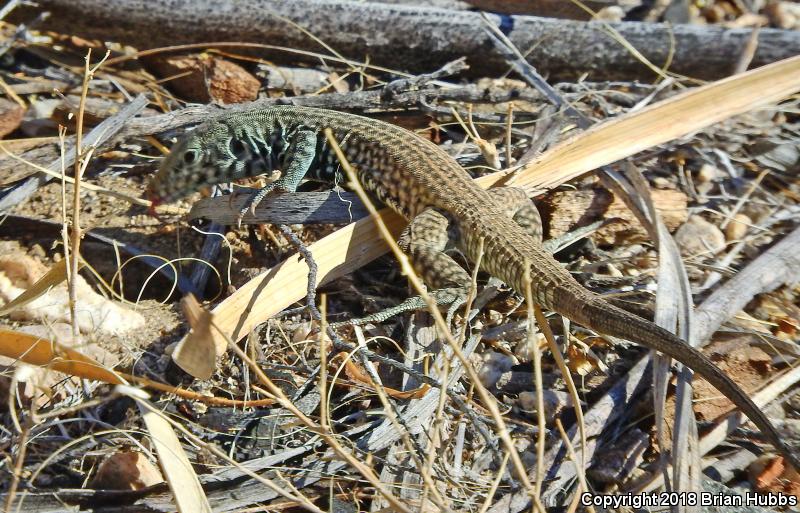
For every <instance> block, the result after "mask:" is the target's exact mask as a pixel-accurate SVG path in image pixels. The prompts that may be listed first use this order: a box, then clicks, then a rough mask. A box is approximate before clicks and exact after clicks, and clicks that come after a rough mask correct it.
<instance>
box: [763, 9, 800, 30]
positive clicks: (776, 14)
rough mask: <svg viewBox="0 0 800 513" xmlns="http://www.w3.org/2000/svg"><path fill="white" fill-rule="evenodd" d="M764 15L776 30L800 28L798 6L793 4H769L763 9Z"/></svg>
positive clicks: (799, 10)
mask: <svg viewBox="0 0 800 513" xmlns="http://www.w3.org/2000/svg"><path fill="white" fill-rule="evenodd" d="M764 14H766V15H767V17H768V18H769V20H770V21H771V22H772V24H773V25H775V26H776V27H778V28H782V29H789V30H791V29H796V28H800V4H796V3H794V2H771V3H769V4H768V5H766V6H765V7H764Z"/></svg>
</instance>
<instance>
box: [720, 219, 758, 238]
mask: <svg viewBox="0 0 800 513" xmlns="http://www.w3.org/2000/svg"><path fill="white" fill-rule="evenodd" d="M751 224H753V220H752V219H750V218H749V217H747V216H746V215H745V214H736V215H735V216H733V219H731V221H730V222H729V223H728V226H726V227H725V240H727V241H728V242H730V241H736V240H742V239H743V238H744V236H745V235H746V234H747V229H748V228H749V227H750V225H751Z"/></svg>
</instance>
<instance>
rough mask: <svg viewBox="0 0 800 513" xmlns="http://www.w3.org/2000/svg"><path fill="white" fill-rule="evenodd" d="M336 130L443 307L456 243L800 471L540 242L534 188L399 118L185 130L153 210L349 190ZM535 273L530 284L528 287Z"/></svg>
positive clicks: (452, 281) (295, 116) (654, 330)
mask: <svg viewBox="0 0 800 513" xmlns="http://www.w3.org/2000/svg"><path fill="white" fill-rule="evenodd" d="M328 128H329V129H331V130H332V132H333V134H334V136H335V138H336V140H337V142H338V144H339V146H340V147H341V149H342V151H343V153H344V155H345V156H346V158H347V160H348V161H349V162H350V164H351V165H352V166H353V167H354V168H355V170H356V174H357V178H358V180H359V182H360V184H361V185H362V187H363V188H364V189H365V190H366V191H367V192H368V193H369V194H371V195H372V196H373V197H374V198H375V199H376V200H378V201H379V202H380V203H383V204H384V205H387V206H388V207H390V208H391V209H393V210H394V211H396V212H397V213H399V214H400V215H402V216H403V217H404V218H406V219H407V220H409V224H408V226H407V227H406V229H405V230H404V232H403V234H402V235H401V237H400V241H399V244H400V247H401V249H403V251H404V252H405V253H406V254H407V255H408V256H409V259H410V260H411V262H412V264H413V267H414V269H415V270H416V271H417V272H418V273H419V275H420V276H421V277H422V279H423V281H424V282H425V284H426V285H427V286H428V287H431V288H432V289H433V292H435V293H437V296H436V297H437V298H438V302H439V303H440V304H441V303H445V302H448V301H455V300H456V299H457V298H459V297H463V296H465V295H466V294H467V288H468V286H469V284H470V283H471V278H470V276H469V274H468V273H467V271H466V270H465V269H464V268H463V267H462V266H461V265H459V264H458V263H457V262H456V261H455V260H454V259H453V258H452V257H451V256H450V255H448V254H447V253H445V249H446V248H447V247H448V245H449V244H453V243H454V244H455V245H456V247H458V248H459V249H460V250H461V251H462V253H463V254H465V255H466V257H467V259H468V260H470V261H472V262H475V261H479V262H480V267H481V269H482V270H484V271H486V272H488V273H489V274H490V275H492V276H494V277H495V278H498V279H500V280H502V281H503V282H505V283H506V284H507V285H509V286H510V287H511V288H513V289H514V290H515V291H516V292H517V293H519V294H522V295H525V291H526V289H527V288H528V287H530V289H529V290H530V291H531V294H532V298H533V300H534V301H536V302H537V303H539V304H540V305H542V306H544V307H545V308H547V309H550V310H552V311H555V312H557V313H559V314H561V315H563V316H565V317H567V318H569V319H571V320H572V321H574V322H577V323H579V324H581V325H583V326H585V327H587V328H590V329H592V330H594V331H596V332H598V333H600V334H603V335H608V336H613V337H619V338H622V339H626V340H629V341H631V342H634V343H636V344H639V345H643V346H646V347H648V348H650V349H654V350H656V351H658V352H660V353H663V354H665V355H667V356H669V357H671V358H673V359H674V360H676V361H678V362H680V363H682V364H683V365H686V366H687V367H689V368H690V369H692V370H693V371H694V372H696V373H697V374H699V375H700V376H702V377H703V378H704V379H705V380H706V381H708V382H709V383H710V384H711V385H712V386H714V387H715V388H716V389H717V390H718V391H719V392H721V393H722V394H724V395H725V396H726V397H727V398H728V399H730V400H731V402H733V404H734V405H736V407H738V408H739V409H740V410H741V411H742V412H743V413H744V414H745V415H746V416H747V417H748V418H749V419H750V420H751V421H752V422H753V423H754V424H755V425H756V426H757V427H758V428H759V429H760V430H761V432H762V433H763V434H764V435H765V437H766V438H767V439H768V440H769V441H770V443H772V445H774V447H775V448H776V449H777V450H778V451H779V452H780V453H781V454H782V455H783V456H784V457H785V458H786V459H787V460H788V461H789V463H790V464H791V465H792V466H793V467H794V468H795V469H797V470H799V471H800V459H799V458H798V457H797V456H796V455H795V454H794V453H793V451H792V450H791V449H790V448H789V446H788V445H787V444H786V443H785V442H784V441H783V439H782V437H781V435H780V434H779V432H778V431H777V429H776V428H775V427H774V426H773V424H772V423H771V421H770V420H769V419H768V418H767V416H766V415H765V414H764V413H763V412H762V411H761V409H760V408H759V407H758V406H757V405H756V404H755V403H754V402H753V401H752V399H751V398H750V397H749V396H748V395H747V393H745V392H744V391H743V390H742V389H741V388H740V387H739V385H737V384H736V382H735V381H733V380H732V379H731V378H730V377H729V376H727V375H726V374H725V373H724V372H723V371H722V370H720V369H719V368H718V367H717V366H716V365H714V363H712V362H711V361H710V360H709V359H708V357H706V356H705V355H704V354H703V353H702V352H700V351H698V350H697V349H695V348H693V347H691V346H690V345H688V344H687V343H685V342H684V341H683V340H682V339H680V338H679V337H678V336H676V335H675V334H673V333H671V332H670V331H668V330H666V329H664V328H662V327H660V326H658V325H656V324H655V323H653V322H651V321H649V320H646V319H644V318H642V317H639V316H637V315H635V314H633V313H630V312H628V311H627V310H624V309H622V308H620V307H618V306H616V305H614V304H612V303H611V302H609V301H607V300H605V299H603V298H602V297H601V296H600V295H598V294H595V293H593V292H590V291H589V290H588V289H586V288H584V287H583V286H582V285H580V283H578V282H577V281H576V280H575V278H574V277H573V276H572V275H571V274H570V272H569V271H568V270H566V269H565V268H564V267H562V266H561V265H560V264H559V263H558V262H557V261H556V260H555V259H554V258H553V257H552V256H551V255H550V254H549V253H548V252H547V251H546V250H545V249H544V248H543V246H542V244H541V242H540V241H539V240H537V236H540V233H539V232H538V229H537V227H538V219H539V218H538V211H537V210H536V207H535V206H534V205H533V203H532V202H531V201H530V199H529V198H528V197H527V195H526V194H525V192H524V191H523V190H521V189H517V188H511V187H500V188H495V189H490V190H488V191H487V190H484V189H482V188H481V187H479V186H478V185H476V184H475V183H473V181H472V178H471V177H470V175H469V174H468V173H467V171H466V170H465V169H464V168H462V167H461V166H460V165H459V164H458V162H456V160H455V159H453V158H452V157H451V156H450V155H448V154H447V153H446V152H445V151H444V150H443V149H441V148H439V147H438V146H437V145H436V144H434V143H433V142H432V141H430V140H428V139H425V138H423V137H421V136H419V135H417V134H415V133H413V132H411V131H409V130H406V129H404V128H401V127H399V126H396V125H393V124H391V123H387V122H383V121H379V120H375V119H371V118H367V117H363V116H358V115H355V114H349V113H342V112H338V111H332V110H326V109H318V108H311V107H298V106H274V107H262V108H252V109H244V110H240V111H235V112H233V113H224V114H222V115H219V116H217V117H213V118H211V119H209V120H208V121H206V122H205V123H204V124H202V125H200V126H199V127H197V128H195V129H194V130H193V131H190V132H188V133H187V134H185V135H184V136H183V137H182V138H181V139H180V140H179V141H178V142H176V143H175V145H174V146H173V147H172V149H171V151H170V153H169V154H168V155H167V156H166V157H165V158H164V159H163V160H162V162H161V164H160V166H159V170H158V172H157V173H156V174H155V176H154V177H153V178H152V179H151V181H150V182H149V183H148V185H147V191H146V195H147V196H148V197H149V198H150V199H151V201H152V202H153V204H154V205H155V204H158V203H163V202H172V201H175V200H177V199H180V198H182V197H184V196H186V195H187V194H189V193H191V192H194V191H195V190H197V189H199V188H201V187H203V186H210V185H213V184H217V183H221V182H229V181H233V180H238V179H242V178H246V177H254V176H258V175H261V174H264V173H267V172H270V171H273V170H275V169H280V170H281V176H280V178H278V179H277V180H276V181H274V182H272V183H270V184H269V185H267V186H266V187H264V188H263V189H261V190H259V191H257V192H256V193H255V194H254V195H253V196H251V197H250V199H249V200H248V203H247V205H246V206H245V209H243V210H242V214H243V213H245V212H246V211H247V209H249V208H254V207H255V205H257V204H258V203H259V202H260V201H261V200H262V199H263V198H265V197H266V196H267V195H269V194H270V193H272V192H273V191H284V192H294V191H296V189H297V186H298V185H299V184H300V182H301V180H303V179H304V178H308V179H314V180H322V181H329V182H334V183H339V182H341V181H342V179H343V175H342V171H341V168H340V164H339V161H338V158H337V156H336V155H335V153H334V151H333V150H332V149H331V148H330V146H329V144H328V142H327V139H326V137H325V135H324V130H325V129H328ZM526 276H528V279H529V280H530V282H529V284H528V283H525V277H526Z"/></svg>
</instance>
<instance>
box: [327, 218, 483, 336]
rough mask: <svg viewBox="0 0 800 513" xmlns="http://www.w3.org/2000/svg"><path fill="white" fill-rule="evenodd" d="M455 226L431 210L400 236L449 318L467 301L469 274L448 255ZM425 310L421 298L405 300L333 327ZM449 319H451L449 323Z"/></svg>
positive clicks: (420, 274)
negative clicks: (445, 308) (446, 251)
mask: <svg viewBox="0 0 800 513" xmlns="http://www.w3.org/2000/svg"><path fill="white" fill-rule="evenodd" d="M452 232H453V226H452V223H451V222H450V219H449V218H448V217H447V216H446V215H445V214H444V213H442V212H441V211H439V210H437V209H434V208H428V209H426V210H424V211H422V212H421V213H420V214H419V215H417V216H416V217H415V218H414V219H412V221H411V222H410V223H409V225H408V226H407V227H406V229H405V230H404V231H403V233H402V235H401V236H400V240H399V241H398V244H399V246H400V249H402V250H403V252H404V253H406V254H407V255H408V257H409V260H410V261H411V264H412V266H413V267H414V271H415V272H416V273H417V274H418V275H419V276H420V277H421V278H422V280H423V281H424V282H425V284H426V285H427V286H428V287H430V288H431V289H432V290H431V291H430V292H429V293H428V294H429V295H430V296H431V298H432V299H433V301H434V303H436V304H437V305H440V306H444V305H448V306H449V308H448V317H451V316H452V313H453V312H454V310H455V309H456V308H458V307H459V306H461V305H462V304H464V301H466V297H467V292H468V286H469V284H470V283H471V281H472V279H471V278H470V275H469V273H467V271H466V270H465V269H464V268H463V267H461V265H459V264H458V262H456V261H455V260H454V259H453V257H451V256H450V255H448V254H447V253H445V250H446V249H447V248H448V247H449V246H450V245H451V242H452V238H453V233H452ZM425 307H426V303H425V300H424V299H422V297H420V296H414V297H411V298H408V299H406V300H405V301H403V302H402V303H400V304H399V305H396V306H394V307H392V308H388V309H386V310H382V311H380V312H376V313H374V314H371V315H368V316H365V317H361V318H359V319H352V320H349V321H343V322H339V323H335V324H332V325H331V326H332V327H337V326H344V325H361V324H366V323H368V322H382V321H385V320H386V319H389V318H391V317H394V316H396V315H399V314H402V313H405V312H410V311H414V310H420V309H423V308H425ZM449 320H450V319H448V322H449Z"/></svg>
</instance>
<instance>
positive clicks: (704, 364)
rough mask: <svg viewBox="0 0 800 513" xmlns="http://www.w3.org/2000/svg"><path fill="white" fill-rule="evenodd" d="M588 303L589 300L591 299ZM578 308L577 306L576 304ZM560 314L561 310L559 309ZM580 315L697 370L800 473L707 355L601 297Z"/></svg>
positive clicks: (590, 324) (765, 423)
mask: <svg viewBox="0 0 800 513" xmlns="http://www.w3.org/2000/svg"><path fill="white" fill-rule="evenodd" d="M587 299H588V298H587ZM573 306H574V303H573ZM555 310H556V311H558V308H555ZM579 310H581V311H580V313H579V315H576V316H572V318H573V319H574V320H575V321H578V322H579V323H581V324H582V325H584V326H587V327H589V328H591V329H593V330H595V331H597V332H599V333H602V334H604V335H611V336H613V337H619V338H624V339H626V340H629V341H631V342H634V343H636V344H639V345H643V346H646V347H649V348H650V349H655V350H656V351H658V352H660V353H663V354H665V355H667V356H669V357H671V358H672V359H674V360H677V361H679V362H680V363H682V364H684V365H685V366H687V367H689V368H691V369H693V370H694V371H695V372H696V373H697V374H699V375H700V376H702V377H703V378H704V379H705V380H706V381H708V382H709V383H711V385H712V386H714V388H716V389H717V390H718V391H719V392H721V393H722V394H724V395H725V396H727V397H728V398H729V399H730V400H731V401H733V403H734V404H735V405H736V406H737V407H738V408H739V409H740V410H741V411H742V413H744V414H745V415H746V416H747V417H748V418H749V419H750V420H751V421H753V423H754V424H755V425H756V426H758V428H759V429H760V430H761V432H762V433H764V435H765V436H766V437H767V438H768V439H769V441H770V442H771V443H772V444H773V445H774V446H775V448H776V449H778V450H779V451H780V452H781V453H782V455H783V456H784V457H785V458H786V459H787V460H788V461H789V463H790V464H791V465H792V466H793V467H794V468H795V469H796V470H798V471H800V459H798V457H797V456H796V455H795V454H794V453H793V452H792V450H791V449H790V448H789V447H788V446H787V445H786V444H785V443H784V442H783V440H782V437H781V435H780V433H778V430H777V429H775V426H773V425H772V422H770V421H769V419H768V418H767V416H766V415H764V413H763V412H762V411H761V409H760V408H759V407H758V406H757V405H756V404H755V403H754V402H753V400H752V399H750V397H749V396H748V395H747V394H746V393H745V392H744V391H743V390H742V389H741V387H739V385H737V384H736V382H735V381H733V380H732V379H731V378H729V377H728V376H727V375H726V374H725V373H724V372H722V371H721V370H720V369H719V368H718V367H717V366H716V365H714V364H713V363H712V362H711V361H710V360H709V359H708V358H707V357H706V356H705V355H704V354H703V353H701V352H700V351H698V350H697V349H695V348H693V347H691V346H689V345H688V344H687V343H686V342H684V341H683V340H681V339H680V338H678V337H677V336H676V335H675V334H673V333H671V332H669V331H667V330H665V329H664V328H662V327H660V326H658V325H656V324H654V323H652V322H650V321H647V320H645V319H642V318H641V317H638V316H636V315H634V314H632V313H630V312H627V311H625V310H623V309H621V308H618V307H616V306H613V305H612V304H610V303H608V302H607V301H604V300H603V299H601V298H598V297H596V296H595V297H592V298H591V299H589V301H585V302H584V303H583V305H581V306H580V307H579Z"/></svg>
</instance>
